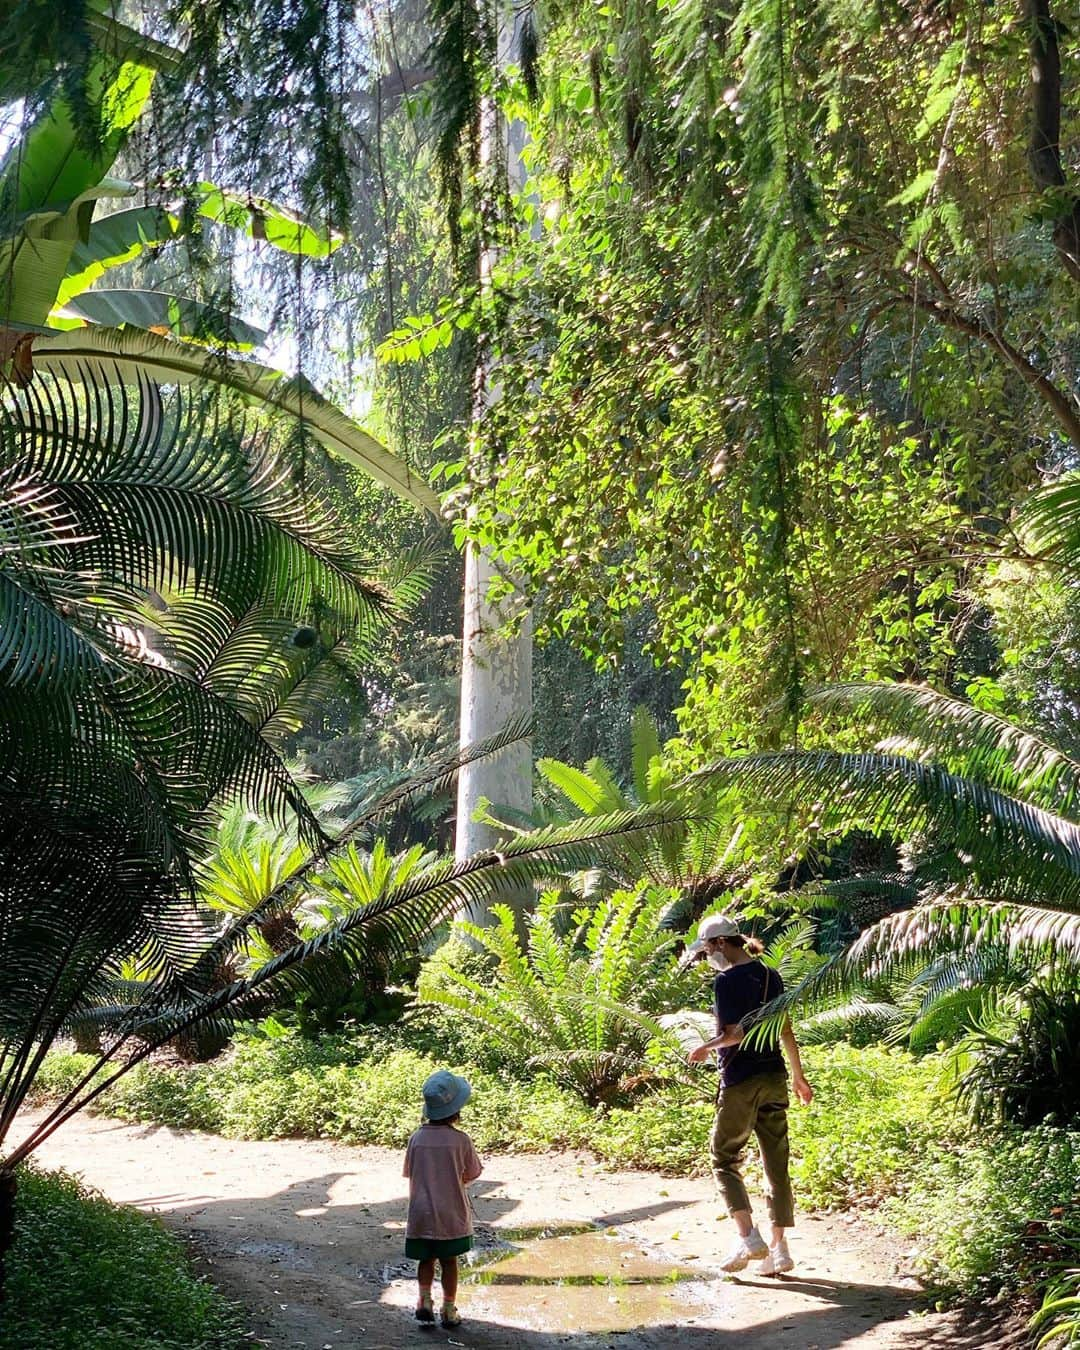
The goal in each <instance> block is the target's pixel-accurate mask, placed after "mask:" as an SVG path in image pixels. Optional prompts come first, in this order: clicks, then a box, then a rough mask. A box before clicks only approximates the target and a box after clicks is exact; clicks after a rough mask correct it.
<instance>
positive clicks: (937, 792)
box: [691, 751, 1080, 909]
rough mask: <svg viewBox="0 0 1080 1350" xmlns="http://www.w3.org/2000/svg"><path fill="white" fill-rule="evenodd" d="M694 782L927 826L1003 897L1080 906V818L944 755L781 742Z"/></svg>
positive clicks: (905, 828) (910, 828)
mask: <svg viewBox="0 0 1080 1350" xmlns="http://www.w3.org/2000/svg"><path fill="white" fill-rule="evenodd" d="M691 781H692V782H698V783H706V782H707V783H711V784H713V785H715V786H717V787H721V786H722V787H723V788H725V789H728V790H737V791H739V792H743V793H745V792H748V791H749V792H751V793H753V794H754V795H755V796H756V797H757V799H758V800H759V801H761V800H764V801H766V802H772V803H774V804H775V805H776V806H777V808H782V807H783V806H784V805H785V804H786V805H792V804H799V805H801V806H804V807H810V808H812V809H813V810H814V812H815V813H816V814H817V816H818V817H819V819H820V821H821V823H822V825H823V826H824V827H826V828H828V829H830V830H838V829H844V828H850V827H852V826H863V827H865V828H866V829H868V830H870V831H871V832H872V833H886V832H888V831H893V832H895V833H896V834H897V835H899V836H901V837H908V838H911V837H915V836H918V835H929V836H931V837H933V838H935V839H937V840H939V841H942V842H946V843H947V844H948V845H949V846H950V847H951V848H952V849H953V850H960V851H962V852H963V853H964V854H965V855H967V856H968V857H969V859H970V862H969V863H968V869H969V872H970V875H971V878H972V883H973V884H974V885H975V886H977V888H978V889H979V890H980V891H981V892H982V893H983V894H984V895H987V896H989V897H992V898H998V899H1004V898H1009V899H1015V900H1017V901H1025V902H1028V901H1032V900H1039V901H1043V902H1045V903H1047V904H1049V905H1052V906H1053V907H1054V908H1061V909H1069V908H1080V827H1077V826H1076V825H1074V824H1073V823H1072V821H1070V820H1066V819H1065V818H1064V817H1062V816H1060V815H1055V814H1053V813H1052V812H1050V811H1046V810H1044V809H1042V808H1041V807H1038V806H1035V805H1032V804H1030V803H1028V802H1026V801H1022V800H1019V799H1017V798H1015V797H1011V796H1007V795H1006V794H1005V793H1003V792H999V791H997V790H995V789H994V788H992V787H989V786H987V785H985V784H983V783H981V782H977V781H975V780H973V779H971V778H965V777H962V776H961V775H958V774H953V773H949V772H948V771H947V770H946V769H944V768H942V767H941V766H939V765H937V764H923V763H920V762H918V761H916V760H912V759H904V758H902V757H900V756H896V755H884V754H840V753H834V752H831V751H817V752H813V751H805V752H804V751H778V752H775V753H771V754H763V755H748V756H745V757H744V758H740V759H730V760H724V761H722V762H720V763H719V764H715V765H713V766H711V767H710V768H707V769H703V770H701V771H699V772H698V773H696V774H694V775H693V776H692V779H691Z"/></svg>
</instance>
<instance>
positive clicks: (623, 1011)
mask: <svg viewBox="0 0 1080 1350" xmlns="http://www.w3.org/2000/svg"><path fill="white" fill-rule="evenodd" d="M671 901H672V897H671V894H670V892H666V891H664V890H662V889H659V888H656V889H653V890H651V891H648V890H647V891H645V892H644V893H642V892H630V891H623V892H616V893H615V894H613V895H610V896H607V897H606V898H604V899H602V900H600V901H599V902H598V903H597V905H596V906H595V908H589V907H587V906H584V907H577V908H573V909H572V910H571V909H570V907H569V906H567V905H566V903H565V902H564V901H563V900H562V898H561V893H560V892H559V891H553V890H549V891H547V892H545V893H544V894H543V895H542V896H541V899H540V901H539V904H538V905H537V907H536V910H535V912H534V913H533V914H531V915H529V916H528V917H527V919H526V925H527V934H526V941H525V945H524V946H523V945H522V940H521V937H520V934H519V932H518V929H517V919H516V917H515V914H514V912H513V911H512V910H511V909H509V908H507V907H505V906H498V907H496V908H495V909H494V910H493V913H494V916H495V919H496V923H495V926H494V927H491V928H481V927H478V926H476V925H474V924H461V925H459V930H460V931H461V932H462V933H463V934H464V935H465V936H466V937H467V938H468V939H469V940H470V941H471V942H473V943H475V944H476V945H477V946H478V947H479V948H480V949H481V950H482V951H484V952H487V953H488V954H489V955H490V956H491V957H492V958H494V960H495V961H496V962H497V966H496V967H495V969H494V970H493V972H492V977H491V982H490V983H488V984H483V983H481V982H480V981H479V980H477V979H475V978H473V977H470V976H468V975H466V974H464V973H463V972H460V971H457V970H454V969H448V970H445V971H441V972H440V974H439V976H438V977H437V978H436V977H433V976H431V975H430V974H429V975H428V976H427V977H426V978H422V980H421V985H420V993H421V997H422V998H423V999H425V1000H427V1001H429V1002H434V1003H438V1004H440V1005H442V1006H443V1007H446V1008H450V1009H452V1010H453V1011H455V1012H456V1013H458V1014H459V1015H460V1016H463V1017H467V1018H469V1019H471V1020H472V1021H474V1022H476V1023H478V1024H479V1025H481V1026H482V1027H483V1028H484V1029H485V1030H486V1031H487V1032H489V1033H490V1034H491V1035H492V1036H494V1037H496V1038H497V1039H498V1040H499V1041H500V1043H501V1044H502V1045H503V1046H504V1047H505V1048H506V1051H507V1052H508V1054H509V1055H510V1056H511V1057H512V1059H513V1060H514V1061H515V1062H517V1063H518V1064H520V1065H521V1066H522V1067H527V1068H530V1069H533V1070H537V1069H540V1070H543V1071H544V1072H545V1073H548V1074H549V1075H550V1076H551V1077H552V1078H554V1079H555V1080H556V1081H557V1082H559V1083H561V1084H563V1085H564V1086H566V1087H568V1088H569V1089H571V1090H572V1091H574V1092H576V1093H578V1094H579V1095H580V1096H581V1097H582V1098H583V1100H585V1101H586V1102H588V1103H589V1104H590V1105H598V1104H601V1103H606V1104H611V1103H614V1102H618V1101H623V1100H625V1099H626V1098H627V1097H628V1096H630V1095H631V1094H632V1093H633V1092H634V1091H635V1090H637V1089H638V1088H640V1087H641V1086H642V1085H644V1084H645V1083H647V1082H648V1081H649V1078H650V1077H651V1075H652V1069H651V1067H650V1064H651V1054H652V1053H653V1047H654V1046H657V1045H659V1046H666V1047H668V1048H669V1049H670V1050H672V1051H674V1049H675V1048H676V1047H675V1042H674V1041H673V1040H672V1039H671V1037H670V1035H669V1033H667V1032H666V1031H665V1030H664V1029H663V1027H662V1026H661V1024H660V1022H659V1021H658V1020H657V1018H658V1017H659V1015H660V1014H662V1013H665V1012H669V1011H671V1010H672V1009H674V1008H680V1007H684V1006H685V1005H686V1003H687V1002H689V1001H690V1000H691V998H692V997H693V994H694V993H696V992H697V988H698V985H699V982H698V981H697V980H696V978H695V977H693V976H691V975H688V974H687V973H685V972H682V971H680V970H679V969H678V967H677V964H676V962H675V959H674V957H675V951H676V945H677V943H678V938H677V936H676V935H675V934H673V933H671V932H670V931H665V930H664V928H663V921H664V917H665V913H666V911H667V909H668V908H669V906H670V904H671ZM568 911H569V912H568ZM567 919H569V923H567Z"/></svg>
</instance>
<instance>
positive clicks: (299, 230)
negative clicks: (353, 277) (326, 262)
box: [191, 183, 345, 258]
mask: <svg viewBox="0 0 1080 1350" xmlns="http://www.w3.org/2000/svg"><path fill="white" fill-rule="evenodd" d="M191 200H192V202H193V204H194V207H195V210H196V211H197V212H198V214H199V215H200V216H205V217H206V219H207V220H212V221H214V222H215V223H216V224H219V225H227V226H228V227H229V228H230V229H233V230H239V231H240V232H241V233H242V234H246V235H247V236H248V238H249V239H256V240H265V241H266V243H268V244H270V245H271V246H272V247H274V248H279V249H282V250H283V251H284V252H286V253H297V254H301V255H302V256H304V257H307V258H327V257H329V256H330V254H331V253H333V252H334V251H335V249H338V248H340V247H341V245H342V244H343V243H344V242H345V236H344V235H342V234H341V233H340V232H339V231H337V230H333V229H330V228H329V227H325V228H322V229H319V228H316V227H315V226H314V225H312V224H311V223H310V222H309V221H306V220H304V219H302V218H301V217H300V216H298V215H295V214H294V213H293V212H292V211H289V210H288V209H287V208H286V207H284V206H278V205H276V204H275V203H274V202H271V201H267V200H266V198H265V197H253V196H251V195H250V194H248V193H245V192H232V191H229V190H228V189H227V188H221V187H218V186H217V184H216V183H197V184H196V185H195V187H194V188H193V190H192V192H191Z"/></svg>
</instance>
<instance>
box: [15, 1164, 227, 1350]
mask: <svg viewBox="0 0 1080 1350" xmlns="http://www.w3.org/2000/svg"><path fill="white" fill-rule="evenodd" d="M7 1295H8V1301H7V1303H6V1304H5V1305H4V1312H3V1316H2V1317H0V1350H116V1347H117V1346H121V1345H122V1346H123V1347H124V1350H236V1348H237V1347H239V1346H240V1345H241V1344H247V1343H248V1342H247V1340H246V1339H245V1338H244V1332H243V1327H242V1325H241V1322H240V1320H239V1318H238V1316H237V1314H236V1313H235V1312H234V1311H233V1309H232V1308H231V1307H230V1306H229V1305H228V1304H226V1303H225V1302H224V1300H223V1299H222V1298H221V1296H220V1295H219V1294H217V1293H216V1292H215V1291H214V1290H213V1289H212V1288H211V1287H210V1286H209V1285H208V1284H206V1283H205V1282H204V1281H203V1280H201V1279H198V1278H196V1277H195V1275H194V1274H193V1273H192V1272H191V1270H190V1268H189V1265H188V1261H187V1257H186V1255H185V1253H184V1250H183V1247H182V1246H181V1244H180V1242H179V1241H178V1240H177V1239H176V1238H175V1237H173V1236H172V1235H171V1234H169V1233H167V1232H166V1231H165V1229H164V1228H163V1227H162V1226H161V1224H160V1223H158V1222H157V1221H156V1220H155V1219H151V1218H148V1217H146V1215H143V1214H139V1213H138V1212H137V1211H136V1210H133V1209H128V1208H126V1207H124V1206H121V1205H113V1204H110V1203H109V1202H108V1201H107V1200H105V1199H103V1198H102V1197H101V1196H98V1195H95V1194H93V1193H92V1192H90V1191H88V1190H87V1189H86V1188H84V1187H83V1186H82V1185H81V1184H80V1183H79V1182H78V1181H76V1180H75V1178H74V1177H70V1176H67V1175H66V1174H65V1173H62V1172H54V1173H46V1172H39V1171H37V1170H36V1169H32V1168H23V1169H22V1170H21V1172H20V1175H19V1196H18V1201H17V1209H16V1225H15V1243H14V1246H13V1247H12V1249H11V1251H10V1253H9V1254H8V1259H7Z"/></svg>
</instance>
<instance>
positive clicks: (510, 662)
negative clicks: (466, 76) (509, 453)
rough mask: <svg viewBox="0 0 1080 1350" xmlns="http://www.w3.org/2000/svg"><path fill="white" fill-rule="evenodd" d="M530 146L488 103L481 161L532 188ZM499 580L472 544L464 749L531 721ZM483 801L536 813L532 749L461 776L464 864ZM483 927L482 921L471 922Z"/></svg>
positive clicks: (481, 763)
mask: <svg viewBox="0 0 1080 1350" xmlns="http://www.w3.org/2000/svg"><path fill="white" fill-rule="evenodd" d="M513 30H514V19H513V17H512V14H511V11H510V10H507V12H506V14H505V15H504V20H503V24H502V26H501V30H500V33H499V49H500V50H499V59H500V61H505V60H506V59H507V58H508V54H509V52H510V50H511V48H512V45H513ZM524 140H525V133H524V128H523V127H522V126H521V125H520V124H514V125H512V126H509V127H508V126H507V124H506V122H505V121H504V120H503V119H502V117H501V116H500V114H499V112H498V109H497V108H496V106H495V104H494V101H493V100H490V99H489V100H485V106H484V108H483V109H482V112H481V159H482V160H484V161H485V162H487V163H490V162H491V160H492V158H493V157H494V156H495V155H496V153H497V152H498V150H499V149H500V148H501V151H502V154H503V155H504V156H505V162H506V169H507V174H508V178H509V181H510V182H511V183H512V184H514V185H515V186H516V187H518V188H520V187H522V186H523V185H524V182H525V169H524V165H523V164H522V161H521V148H522V144H523V143H524ZM494 261H495V259H494V255H493V253H492V252H490V251H485V253H484V254H483V256H482V257H481V259H480V285H481V287H484V286H486V285H487V284H488V281H489V279H490V276H491V268H492V266H493V264H494ZM478 376H479V378H478V379H477V392H476V405H475V409H474V415H475V416H476V418H477V420H478V421H479V420H480V419H481V418H482V416H483V413H484V410H485V408H486V407H488V406H489V405H490V403H491V402H494V401H495V400H497V398H498V396H499V395H498V389H497V388H493V387H492V385H491V383H490V382H489V380H488V378H487V372H486V371H485V370H484V369H481V370H480V371H479V372H478ZM494 575H495V572H494V569H493V567H492V565H491V561H490V559H489V558H488V557H487V555H486V554H485V553H484V552H483V550H482V549H478V548H476V547H475V546H474V545H472V544H470V545H469V547H468V550H467V552H466V555H465V619H464V625H463V627H464V633H463V636H462V654H461V741H460V744H461V746H462V748H464V747H465V746H467V745H471V744H473V743H474V742H476V741H480V740H483V739H484V738H485V737H488V736H492V735H494V734H495V733H496V732H498V731H501V730H502V728H503V727H504V726H505V725H506V723H507V722H509V721H510V720H511V719H514V718H520V717H523V716H525V717H527V716H530V715H531V713H532V623H531V620H530V616H529V607H528V598H527V597H526V596H525V595H524V594H523V593H521V592H517V593H515V594H514V595H513V596H511V597H508V598H506V599H503V600H501V601H500V602H499V603H498V604H496V605H492V604H491V603H490V601H489V600H488V586H489V583H490V581H491V578H492V577H493V576H494ZM518 616H520V626H519V627H518V628H517V629H516V631H515V633H514V635H513V636H511V637H507V636H505V635H504V634H503V633H502V632H501V631H500V630H501V629H502V628H503V626H504V624H505V623H506V620H507V619H508V618H510V617H518ZM482 799H486V800H487V801H489V802H491V804H492V805H493V806H495V807H499V806H507V807H510V808H511V809H512V810H515V811H522V812H528V811H530V810H531V809H532V746H531V744H529V742H527V741H524V742H519V743H517V744H516V745H512V746H508V747H507V748H506V749H505V750H503V751H502V752H501V753H500V754H498V755H493V756H489V757H488V758H487V759H482V760H477V761H476V763H474V764H469V765H467V766H466V767H465V768H464V769H462V771H461V774H460V776H459V778H458V800H457V824H456V835H455V848H454V852H455V856H456V857H457V859H458V861H459V862H460V861H461V860H462V859H464V858H467V857H468V856H469V855H470V854H471V853H475V852H477V851H478V850H480V849H485V848H491V847H492V845H493V844H495V843H496V842H497V840H498V834H497V832H496V831H495V830H494V829H493V828H492V827H491V826H490V825H485V824H482V823H481V822H479V821H476V820H474V819H473V814H474V812H475V811H476V808H477V806H478V805H479V804H480V802H481V800H482ZM531 900H532V892H531V890H527V891H524V892H523V893H522V894H521V895H520V896H518V897H508V903H515V902H516V907H517V908H518V909H519V910H524V909H525V908H526V907H527V906H528V905H529V904H530V903H531ZM471 917H472V918H473V920H474V922H478V923H482V922H483V921H484V915H483V914H474V915H472V916H471Z"/></svg>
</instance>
